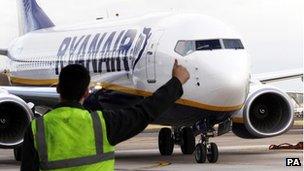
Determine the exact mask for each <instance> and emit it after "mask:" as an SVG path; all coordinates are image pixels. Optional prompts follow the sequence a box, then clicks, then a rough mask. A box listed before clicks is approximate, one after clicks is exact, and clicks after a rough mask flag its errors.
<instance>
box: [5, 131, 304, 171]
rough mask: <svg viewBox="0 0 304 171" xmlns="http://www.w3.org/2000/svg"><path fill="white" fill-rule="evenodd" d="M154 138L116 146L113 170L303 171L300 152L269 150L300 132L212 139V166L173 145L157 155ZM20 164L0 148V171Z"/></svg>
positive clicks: (298, 138)
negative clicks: (290, 162)
mask: <svg viewBox="0 0 304 171" xmlns="http://www.w3.org/2000/svg"><path fill="white" fill-rule="evenodd" d="M157 136H158V134H157V133H142V134H139V135H138V136H136V137H134V138H132V139H130V140H128V141H126V142H123V143H121V144H119V145H118V146H117V147H116V150H117V152H116V170H137V171H143V170H175V171H177V170H181V171H185V170H187V171H192V170H193V171H195V170H204V171H205V170H206V171H217V170H225V171H227V170H231V171H232V170H233V171H238V170H250V171H251V170H252V171H253V170H263V171H265V170H276V171H277V170H303V151H302V150H268V147H269V145H271V144H277V145H278V144H281V143H285V142H287V143H291V144H296V143H298V142H299V141H303V130H302V129H296V130H295V129H293V130H290V131H289V132H288V133H286V134H284V135H281V136H277V137H272V138H266V139H254V140H246V139H241V138H238V137H236V136H234V135H233V134H232V133H228V134H226V135H223V136H220V137H215V138H211V139H210V141H212V142H215V143H217V144H218V146H219V151H220V156H219V160H218V162H217V163H215V164H210V163H205V164H197V163H195V160H194V156H193V155H183V154H182V153H181V151H180V149H179V147H178V146H175V149H174V154H173V155H172V156H160V155H159V152H158V147H157ZM287 157H293V158H300V160H301V164H302V166H301V167H287V166H285V160H286V158H287ZM19 165H20V163H19V162H16V161H15V160H14V157H13V151H12V150H8V149H0V170H7V171H15V170H19Z"/></svg>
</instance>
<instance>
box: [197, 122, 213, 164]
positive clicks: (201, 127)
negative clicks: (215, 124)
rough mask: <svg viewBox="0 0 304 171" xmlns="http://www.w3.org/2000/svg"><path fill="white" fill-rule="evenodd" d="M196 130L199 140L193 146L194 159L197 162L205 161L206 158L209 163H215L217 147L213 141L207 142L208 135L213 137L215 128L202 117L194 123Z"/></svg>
mask: <svg viewBox="0 0 304 171" xmlns="http://www.w3.org/2000/svg"><path fill="white" fill-rule="evenodd" d="M196 128H197V130H198V131H199V132H200V133H199V134H200V136H201V137H200V142H199V143H198V144H197V145H196V146H195V152H194V153H195V155H194V156H195V161H196V162H197V163H205V162H206V159H207V160H208V161H209V163H216V162H217V160H218V147H217V145H216V144H215V143H213V142H211V143H210V142H209V138H210V137H214V135H215V130H214V129H213V128H212V127H211V128H210V127H209V126H208V121H207V119H202V120H200V121H199V122H198V123H197V124H196Z"/></svg>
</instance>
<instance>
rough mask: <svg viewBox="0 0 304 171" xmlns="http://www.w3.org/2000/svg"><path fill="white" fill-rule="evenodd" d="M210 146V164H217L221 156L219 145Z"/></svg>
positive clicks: (208, 156) (211, 144) (208, 157)
mask: <svg viewBox="0 0 304 171" xmlns="http://www.w3.org/2000/svg"><path fill="white" fill-rule="evenodd" d="M209 145H210V146H209V148H208V153H207V159H208V161H209V163H216V162H217V159H218V155H219V153H218V148H217V145H216V144H215V143H210V144H209Z"/></svg>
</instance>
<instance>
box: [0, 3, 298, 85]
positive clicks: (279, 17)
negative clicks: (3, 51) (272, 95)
mask: <svg viewBox="0 0 304 171" xmlns="http://www.w3.org/2000/svg"><path fill="white" fill-rule="evenodd" d="M37 1H38V3H39V4H40V6H41V7H42V9H43V10H44V11H45V12H46V14H47V15H48V16H49V17H50V18H51V20H52V21H53V22H54V23H55V24H56V25H71V24H77V23H83V22H89V21H93V20H95V19H96V18H98V17H105V18H106V17H115V14H116V13H119V15H120V16H128V17H129V16H130V17H132V16H134V17H136V16H139V15H142V14H145V13H149V12H153V11H168V10H173V11H192V12H198V13H203V14H205V15H209V16H213V17H215V18H218V19H220V20H222V21H223V22H225V23H226V24H228V25H230V26H232V27H233V28H234V29H235V30H237V31H238V32H239V33H240V34H241V35H242V36H243V41H244V42H245V45H246V48H247V50H248V51H249V53H250V55H251V61H252V66H251V71H252V73H264V72H273V71H279V70H288V69H294V68H303V23H304V17H303V12H302V11H304V9H303V8H304V1H303V0H37ZM0 6H1V7H2V8H1V10H0V15H1V16H2V17H0V48H6V47H8V45H9V43H10V42H11V41H12V40H13V39H15V38H17V37H18V33H19V32H18V21H17V8H16V0H0ZM0 64H1V65H0V69H2V68H5V67H7V66H6V63H5V60H3V59H0ZM273 85H274V86H277V87H279V88H282V89H284V90H287V91H303V82H301V81H300V80H299V79H298V80H291V81H285V82H279V83H275V84H273Z"/></svg>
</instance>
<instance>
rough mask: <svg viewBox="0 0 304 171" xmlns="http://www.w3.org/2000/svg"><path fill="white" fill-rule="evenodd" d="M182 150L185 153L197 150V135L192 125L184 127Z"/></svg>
mask: <svg viewBox="0 0 304 171" xmlns="http://www.w3.org/2000/svg"><path fill="white" fill-rule="evenodd" d="M181 134H182V137H181V138H182V139H181V141H182V142H181V150H182V152H183V154H192V153H193V151H194V150H195V137H194V135H193V131H192V129H191V128H190V127H184V128H183V129H182V131H181Z"/></svg>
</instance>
